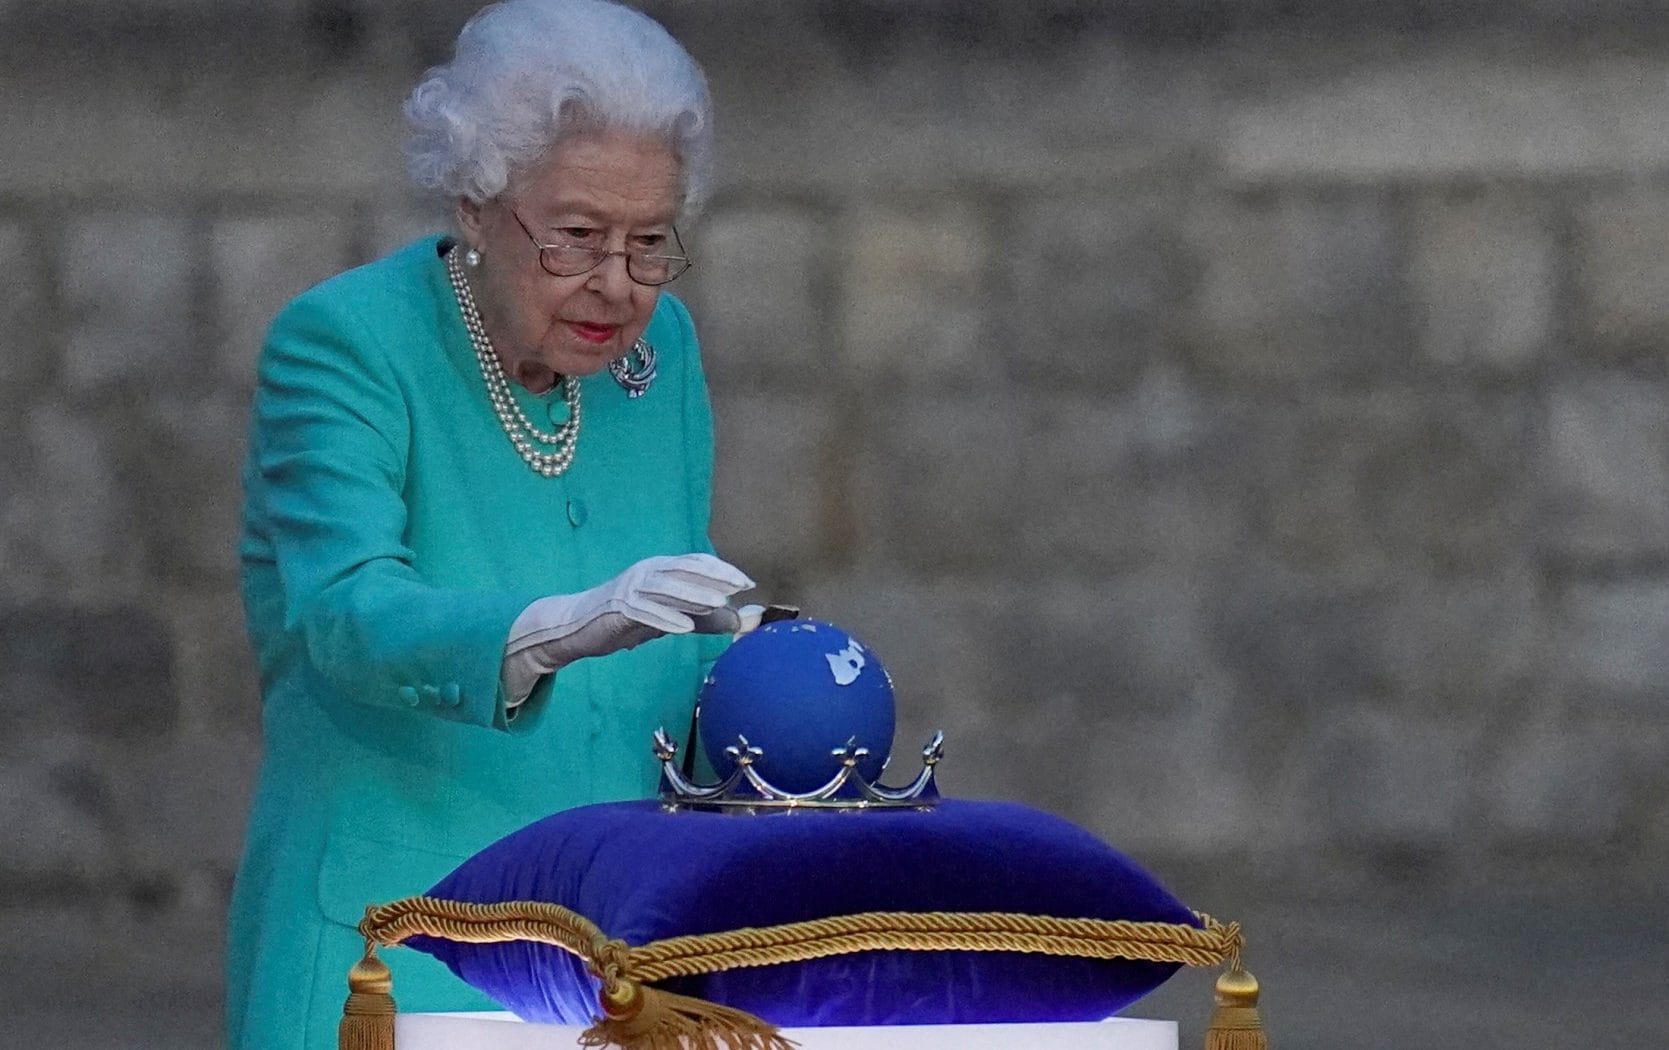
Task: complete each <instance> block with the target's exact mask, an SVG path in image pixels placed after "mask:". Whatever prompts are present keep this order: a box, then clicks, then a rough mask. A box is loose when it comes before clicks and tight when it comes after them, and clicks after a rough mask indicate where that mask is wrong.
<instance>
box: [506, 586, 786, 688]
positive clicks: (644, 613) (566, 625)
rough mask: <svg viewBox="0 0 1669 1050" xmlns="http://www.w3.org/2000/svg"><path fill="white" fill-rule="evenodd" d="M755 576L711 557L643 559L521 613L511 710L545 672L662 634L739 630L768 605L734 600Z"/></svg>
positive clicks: (510, 676)
mask: <svg viewBox="0 0 1669 1050" xmlns="http://www.w3.org/2000/svg"><path fill="white" fill-rule="evenodd" d="M751 587H753V581H752V580H750V579H748V578H747V576H746V575H744V574H743V573H742V572H741V570H739V569H737V568H736V567H735V566H732V565H730V564H728V563H726V562H724V561H721V560H719V559H718V558H715V557H713V556H712V555H711V554H680V555H676V556H670V557H658V558H645V559H644V560H643V561H640V562H638V563H637V564H636V565H633V566H632V567H631V568H629V569H627V570H626V571H625V572H623V573H621V574H620V575H619V576H616V577H615V578H614V579H612V580H609V581H608V582H607V583H604V584H601V585H599V586H597V587H593V588H591V589H590V590H588V591H581V592H580V593H578V594H553V595H551V596H550V597H548V598H540V599H539V600H538V601H536V602H534V603H533V604H532V605H529V606H528V607H527V608H526V609H524V610H522V614H521V615H520V616H518V617H516V622H515V623H514V624H512V625H511V627H510V637H509V640H508V641H507V642H506V643H505V646H504V664H503V668H502V670H501V672H500V674H501V678H502V681H503V685H504V694H505V697H506V698H507V700H508V703H509V704H510V706H511V707H514V706H516V705H517V704H520V703H521V702H522V701H523V700H526V699H527V697H528V695H529V694H530V693H532V692H533V687H534V686H535V685H536V684H537V683H538V681H539V678H540V677H541V676H543V675H547V674H550V673H551V672H553V671H556V670H557V669H558V668H561V667H563V666H565V665H567V664H570V663H572V662H573V661H575V660H578V659H580V658H582V657H586V656H604V655H607V654H608V653H612V652H618V651H619V650H621V649H630V648H632V647H633V646H636V645H641V644H643V643H644V642H647V641H649V640H650V639H651V638H659V637H660V636H661V635H663V634H689V633H691V632H697V633H701V634H739V633H742V632H743V631H747V630H752V629H753V628H754V627H757V626H759V617H760V614H761V613H762V612H763V610H762V609H761V608H760V607H759V606H757V605H749V606H743V607H742V608H740V609H736V608H732V607H731V606H730V597H731V595H733V594H736V593H737V592H738V591H745V590H748V589H750V588H751Z"/></svg>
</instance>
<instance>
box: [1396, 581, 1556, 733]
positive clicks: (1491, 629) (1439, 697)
mask: <svg viewBox="0 0 1669 1050" xmlns="http://www.w3.org/2000/svg"><path fill="white" fill-rule="evenodd" d="M1381 603H1382V604H1381V605H1380V606H1379V609H1378V610H1377V613H1376V615H1375V617H1374V619H1373V625H1374V626H1373V630H1372V633H1371V635H1370V637H1371V640H1372V641H1371V644H1372V657H1371V662H1370V663H1369V665H1368V666H1369V667H1370V668H1371V669H1373V672H1374V675H1375V678H1376V679H1377V681H1376V682H1375V684H1376V685H1377V686H1379V687H1380V688H1379V689H1378V690H1377V692H1376V694H1369V695H1368V696H1365V697H1364V699H1373V700H1375V701H1377V702H1380V703H1385V704H1388V705H1391V706H1394V707H1395V708H1396V709H1397V710H1399V711H1406V712H1409V713H1411V714H1414V715H1416V716H1419V717H1422V718H1426V719H1430V720H1432V721H1433V722H1438V721H1444V720H1446V721H1447V722H1448V723H1449V724H1450V725H1452V726H1454V727H1456V729H1457V730H1462V729H1466V728H1467V727H1477V726H1481V725H1484V724H1488V723H1490V722H1491V719H1492V718H1496V717H1500V716H1501V714H1502V713H1503V712H1508V711H1516V710H1519V709H1521V708H1523V707H1524V706H1525V705H1526V703H1527V698H1530V697H1535V696H1537V695H1540V694H1541V693H1542V692H1544V691H1545V688H1546V683H1547V682H1548V681H1549V679H1550V678H1551V677H1552V675H1553V674H1554V673H1555V672H1556V670H1557V660H1556V659H1555V657H1554V656H1553V654H1552V653H1551V652H1550V647H1549V644H1548V643H1549V641H1550V639H1551V637H1552V631H1553V619H1554V612H1553V607H1552V603H1551V601H1550V600H1549V599H1548V597H1547V595H1546V593H1545V589H1544V588H1543V586H1542V584H1541V580H1540V578H1539V576H1538V574H1537V573H1536V572H1535V571H1534V569H1533V568H1532V567H1530V566H1522V567H1520V568H1518V569H1517V570H1512V569H1503V570H1502V571H1500V572H1496V573H1492V574H1489V575H1483V576H1476V577H1461V578H1454V579H1441V578H1439V579H1432V578H1425V577H1419V576H1414V575H1413V574H1408V575H1407V576H1406V577H1405V578H1403V579H1400V580H1398V581H1396V584H1395V586H1394V587H1393V588H1392V589H1391V590H1390V591H1388V592H1386V593H1384V594H1383V596H1382V598H1381Z"/></svg>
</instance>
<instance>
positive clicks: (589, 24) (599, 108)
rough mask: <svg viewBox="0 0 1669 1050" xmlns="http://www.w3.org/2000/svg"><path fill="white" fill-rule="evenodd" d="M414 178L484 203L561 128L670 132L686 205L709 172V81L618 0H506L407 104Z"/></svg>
mask: <svg viewBox="0 0 1669 1050" xmlns="http://www.w3.org/2000/svg"><path fill="white" fill-rule="evenodd" d="M405 113H406V124H407V128H408V132H409V134H408V138H407V143H406V160H407V166H408V169H409V171H410V173H411V177H412V181H414V182H415V183H417V184H418V185H419V186H422V187H425V188H427V189H431V190H436V191H438V192H440V193H444V194H446V195H447V196H449V197H467V198H468V199H470V200H472V201H474V202H476V203H478V204H480V203H485V202H486V201H488V200H491V199H492V198H494V197H496V196H498V195H499V194H500V193H502V192H504V190H505V188H506V187H507V186H508V185H509V184H510V183H511V181H512V180H513V179H514V178H515V177H516V175H517V174H518V173H519V172H521V171H522V170H524V169H526V168H527V167H528V166H529V165H531V164H533V163H534V162H536V161H537V160H538V159H539V158H540V157H542V156H543V155H544V154H545V153H546V151H548V150H549V149H550V148H551V147H552V146H553V145H555V144H556V143H557V142H560V141H561V140H562V138H563V137H564V136H565V135H568V134H571V133H574V132H576V131H584V130H587V129H608V130H624V131H634V132H644V133H649V134H658V135H664V136H666V138H667V141H668V143H669V144H670V145H671V146H672V149H673V152H674V155H675V156H676V157H677V158H678V161H679V168H680V172H681V175H682V182H683V195H684V196H683V202H682V208H681V209H680V210H681V213H682V214H683V215H685V216H688V215H690V214H692V213H693V212H694V211H696V210H697V209H698V208H699V207H700V205H701V202H702V201H703V200H704V199H705V196H706V193H707V189H708V185H709V183H710V181H711V178H712V166H713V104H712V99H711V97H710V96H709V94H708V90H707V78H706V77H705V76H704V75H703V74H702V72H701V67H700V66H698V65H696V62H695V59H693V58H691V57H690V54H689V52H687V51H685V50H684V48H683V45H681V44H679V43H678V41H676V40H674V39H673V38H672V36H671V34H669V33H668V32H667V31H666V30H665V29H663V28H662V27H661V25H660V23H658V22H656V21H655V20H654V19H652V18H650V17H649V16H648V15H645V14H643V13H642V12H640V11H634V10H632V9H631V8H629V7H625V6H623V5H621V4H617V3H613V2H611V0H503V2H501V3H496V4H492V5H491V6H489V7H486V8H484V9H482V10H481V11H480V12H478V13H477V14H476V15H475V16H474V17H473V18H471V19H470V20H469V22H468V23H466V24H465V25H464V28H463V31H462V32H461V33H459V34H458V44H457V50H456V52H455V53H454V55H453V57H452V61H451V62H448V63H446V64H445V65H441V66H436V67H435V68H433V69H431V70H429V71H428V72H427V73H425V74H424V76H423V79H422V80H421V81H420V82H419V83H418V85H417V87H416V88H415V89H413V91H412V93H411V97H410V98H409V99H407V100H406V106H405Z"/></svg>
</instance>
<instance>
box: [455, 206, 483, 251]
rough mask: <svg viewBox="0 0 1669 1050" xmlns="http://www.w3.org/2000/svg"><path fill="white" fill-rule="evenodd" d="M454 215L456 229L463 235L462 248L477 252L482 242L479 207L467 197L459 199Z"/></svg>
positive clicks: (481, 216) (481, 219)
mask: <svg viewBox="0 0 1669 1050" xmlns="http://www.w3.org/2000/svg"><path fill="white" fill-rule="evenodd" d="M456 215H457V218H458V229H459V230H460V231H462V233H463V235H464V247H466V248H474V249H476V250H477V251H479V250H480V248H481V240H482V232H481V225H482V222H483V219H484V216H483V215H482V214H481V205H479V204H477V203H476V202H475V201H472V200H470V199H469V198H468V197H459V198H458V205H457V209H456Z"/></svg>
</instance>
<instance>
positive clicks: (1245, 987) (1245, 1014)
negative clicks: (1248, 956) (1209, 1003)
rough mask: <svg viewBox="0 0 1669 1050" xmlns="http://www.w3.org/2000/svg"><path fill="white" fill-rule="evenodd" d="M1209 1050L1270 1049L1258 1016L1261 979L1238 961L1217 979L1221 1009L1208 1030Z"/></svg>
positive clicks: (1214, 1012) (1218, 1006)
mask: <svg viewBox="0 0 1669 1050" xmlns="http://www.w3.org/2000/svg"><path fill="white" fill-rule="evenodd" d="M1205 1050H1269V1040H1268V1039H1267V1038H1266V1037H1265V1036H1264V1034H1263V1021H1262V1020H1261V1019H1260V1018H1259V1017H1258V979H1257V978H1256V977H1253V976H1252V975H1251V974H1249V973H1247V972H1246V971H1245V970H1242V969H1240V968H1239V965H1238V963H1237V964H1236V965H1235V967H1234V968H1233V969H1231V970H1228V971H1227V972H1225V973H1223V974H1222V975H1221V976H1220V977H1218V978H1217V1009H1216V1010H1214V1011H1213V1012H1212V1014H1211V1027H1210V1028H1208V1029H1207V1030H1206V1033H1205Z"/></svg>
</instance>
